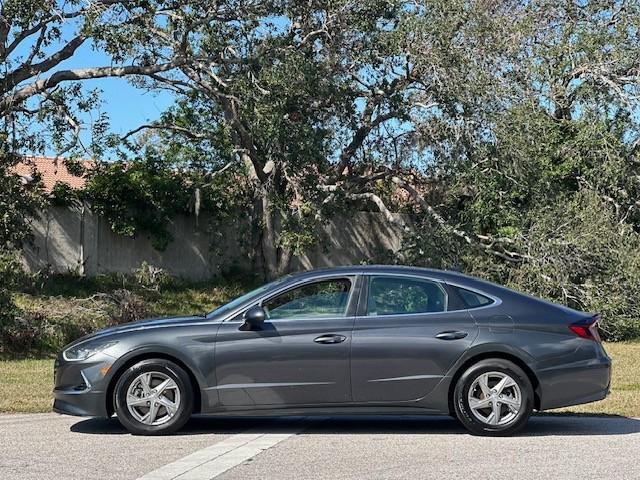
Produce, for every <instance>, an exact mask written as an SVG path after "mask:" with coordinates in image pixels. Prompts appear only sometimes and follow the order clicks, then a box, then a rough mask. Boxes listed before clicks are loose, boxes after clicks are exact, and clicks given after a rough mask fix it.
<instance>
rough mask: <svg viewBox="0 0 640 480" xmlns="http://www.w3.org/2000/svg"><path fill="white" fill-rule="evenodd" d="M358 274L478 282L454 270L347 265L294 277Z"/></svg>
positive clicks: (405, 266)
mask: <svg viewBox="0 0 640 480" xmlns="http://www.w3.org/2000/svg"><path fill="white" fill-rule="evenodd" d="M357 273H380V274H383V273H404V274H409V273H414V274H417V275H425V276H431V277H437V278H439V279H454V278H455V279H470V280H477V279H475V278H473V277H469V276H467V275H463V274H462V273H459V272H455V271H452V270H437V269H435V268H424V267H414V266H410V265H346V266H340V267H328V268H320V269H316V270H309V271H304V272H298V273H295V274H293V276H300V277H304V276H316V275H318V274H327V275H332V274H345V275H349V274H357Z"/></svg>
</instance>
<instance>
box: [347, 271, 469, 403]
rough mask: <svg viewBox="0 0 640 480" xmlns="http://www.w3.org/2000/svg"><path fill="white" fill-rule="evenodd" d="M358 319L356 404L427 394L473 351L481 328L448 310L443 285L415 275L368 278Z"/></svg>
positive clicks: (354, 351) (462, 314) (353, 369)
mask: <svg viewBox="0 0 640 480" xmlns="http://www.w3.org/2000/svg"><path fill="white" fill-rule="evenodd" d="M364 279H365V280H364V284H363V291H362V295H361V297H362V300H361V302H360V306H359V310H358V315H357V317H356V319H355V324H354V330H353V339H352V358H351V376H352V389H353V400H354V402H359V403H360V402H363V403H366V402H381V403H398V402H409V401H412V400H417V399H420V398H422V397H424V396H425V395H427V394H428V393H429V392H430V391H431V390H432V389H433V388H434V387H435V386H436V385H437V384H438V382H440V380H441V379H442V377H443V376H444V375H445V374H446V372H447V371H448V370H449V368H450V367H451V366H452V365H453V363H454V362H455V361H456V360H457V359H458V358H459V357H460V356H461V355H462V354H463V353H464V351H465V350H466V349H467V348H469V346H470V345H471V343H472V342H473V341H474V339H475V338H476V336H477V333H478V329H477V327H476V325H475V322H474V320H473V318H472V317H471V316H470V315H469V313H468V312H467V310H466V309H464V308H463V309H456V310H453V311H452V309H451V308H449V303H450V302H449V300H450V299H449V296H448V294H447V290H446V287H445V285H444V283H442V282H439V281H437V280H433V279H429V278H425V277H420V276H410V275H365V276H364Z"/></svg>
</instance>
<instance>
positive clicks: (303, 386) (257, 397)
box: [215, 276, 358, 407]
mask: <svg viewBox="0 0 640 480" xmlns="http://www.w3.org/2000/svg"><path fill="white" fill-rule="evenodd" d="M355 283H356V277H355V276H337V277H331V278H326V277H323V278H322V279H316V280H307V281H303V282H301V283H297V284H295V285H293V286H287V287H285V288H284V290H283V291H279V292H277V293H275V294H272V295H271V296H269V297H268V298H265V299H263V300H262V301H261V302H260V303H261V304H262V306H263V307H264V308H265V310H266V311H267V314H268V318H267V320H266V321H265V322H264V325H263V327H262V328H261V329H260V330H258V331H242V330H240V329H239V327H240V325H241V324H242V322H241V318H240V317H241V315H240V317H238V318H236V319H234V320H233V321H231V322H225V323H223V324H222V325H221V326H220V329H219V331H218V335H217V337H216V348H215V362H216V377H217V387H215V388H216V389H217V390H218V393H219V399H220V402H221V404H222V405H225V406H263V407H268V406H275V407H278V406H296V405H322V404H328V403H334V404H338V403H343V402H349V401H350V400H351V382H350V371H349V351H350V348H351V332H352V328H353V320H354V313H355V309H356V303H357V297H358V295H354V294H353V292H354V290H355Z"/></svg>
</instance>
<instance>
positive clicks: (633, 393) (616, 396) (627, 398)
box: [0, 342, 640, 418]
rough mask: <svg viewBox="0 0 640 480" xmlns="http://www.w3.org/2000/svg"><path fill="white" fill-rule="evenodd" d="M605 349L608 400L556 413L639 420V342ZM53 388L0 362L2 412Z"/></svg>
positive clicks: (44, 405) (44, 378)
mask: <svg viewBox="0 0 640 480" xmlns="http://www.w3.org/2000/svg"><path fill="white" fill-rule="evenodd" d="M605 348H606V349H607V352H608V353H609V355H610V356H611V358H612V359H613V383H612V391H611V394H610V395H609V397H607V398H606V399H605V400H602V401H601V402H596V403H590V404H587V405H578V406H575V407H570V408H565V409H559V410H555V411H556V412H571V413H588V414H596V415H623V416H627V417H637V418H640V369H639V368H638V365H640V342H624V343H607V344H606V345H605ZM52 388H53V361H52V360H8V361H0V391H1V392H2V393H3V394H2V395H1V396H0V412H3V413H18V412H48V411H50V410H51V389H52Z"/></svg>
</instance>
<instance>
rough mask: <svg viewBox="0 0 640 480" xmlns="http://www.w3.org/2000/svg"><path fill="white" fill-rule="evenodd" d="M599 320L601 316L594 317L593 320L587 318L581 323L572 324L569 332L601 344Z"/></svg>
mask: <svg viewBox="0 0 640 480" xmlns="http://www.w3.org/2000/svg"><path fill="white" fill-rule="evenodd" d="M598 320H600V315H594V316H593V317H591V318H586V319H584V320H580V321H579V322H576V323H572V324H571V325H569V330H571V331H572V332H573V333H575V334H576V335H578V336H579V337H581V338H586V339H587V340H595V341H596V342H599V341H600V334H599V333H598Z"/></svg>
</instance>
